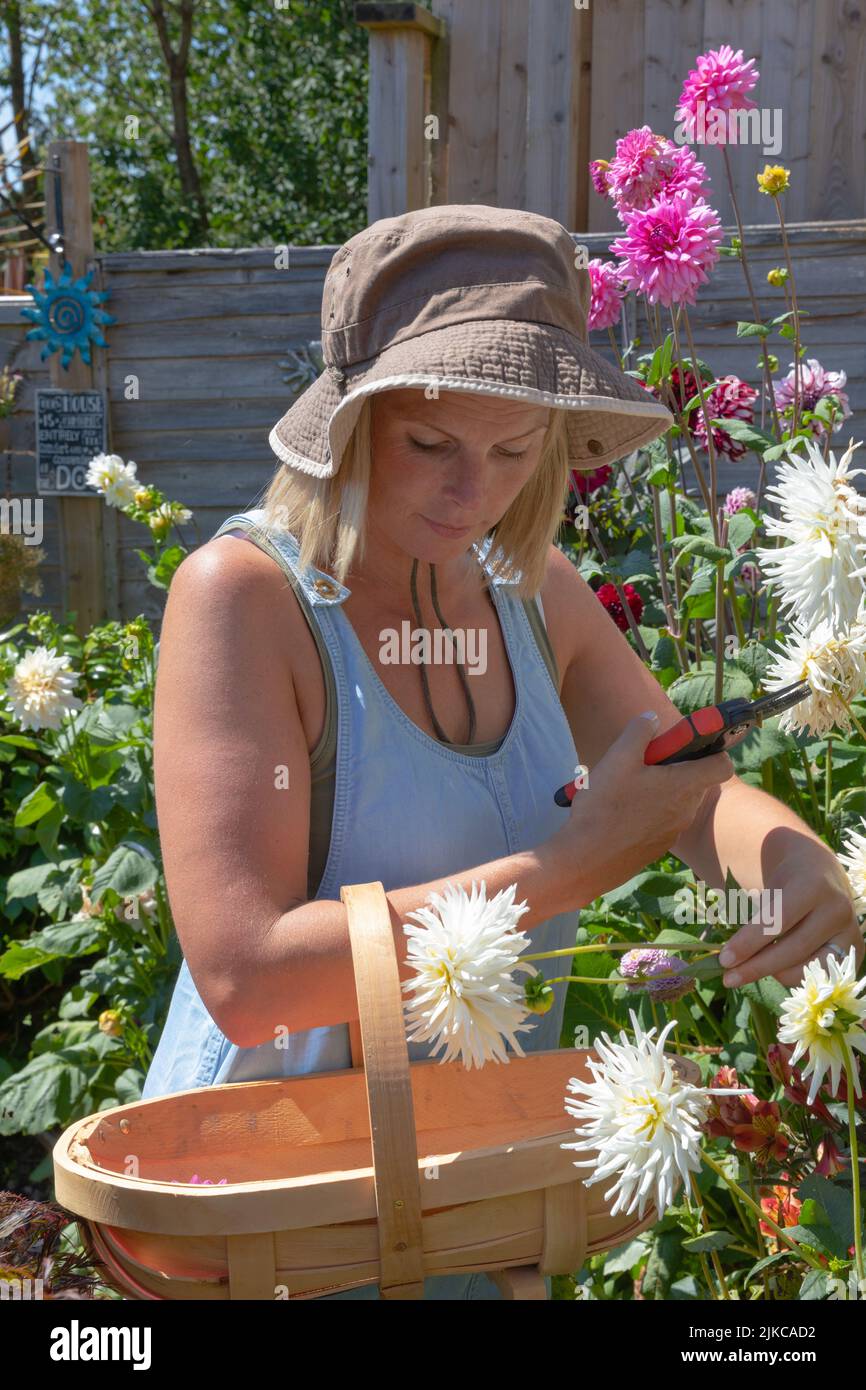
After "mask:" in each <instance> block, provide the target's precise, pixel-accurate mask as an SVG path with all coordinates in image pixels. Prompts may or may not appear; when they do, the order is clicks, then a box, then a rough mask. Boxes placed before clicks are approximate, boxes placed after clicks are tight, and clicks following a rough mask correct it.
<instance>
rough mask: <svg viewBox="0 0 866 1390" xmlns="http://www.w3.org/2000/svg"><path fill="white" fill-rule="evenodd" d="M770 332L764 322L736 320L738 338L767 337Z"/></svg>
mask: <svg viewBox="0 0 866 1390" xmlns="http://www.w3.org/2000/svg"><path fill="white" fill-rule="evenodd" d="M771 332H772V330H771V329H770V327H769V326H768V325H767V324H766V323H749V322H748V321H746V320H743V319H739V320H738V322H737V337H738V338H768V337H769V336H770V333H771Z"/></svg>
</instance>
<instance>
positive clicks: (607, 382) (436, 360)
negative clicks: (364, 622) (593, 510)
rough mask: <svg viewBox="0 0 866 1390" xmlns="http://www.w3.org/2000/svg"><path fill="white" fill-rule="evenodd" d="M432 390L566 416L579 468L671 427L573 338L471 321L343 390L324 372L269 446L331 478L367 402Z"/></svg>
mask: <svg viewBox="0 0 866 1390" xmlns="http://www.w3.org/2000/svg"><path fill="white" fill-rule="evenodd" d="M434 386H435V387H436V389H437V390H438V391H464V392H466V393H467V394H477V395H486V396H500V397H502V398H504V399H507V400H513V401H525V402H526V403H527V404H528V405H548V406H553V407H556V408H558V409H562V410H566V411H568V412H569V415H568V420H567V427H568V449H569V459H570V462H571V466H572V467H573V468H578V469H588V468H599V467H601V466H602V465H603V464H606V463H613V462H614V461H615V460H616V459H620V458H623V457H624V456H625V455H626V454H629V453H631V452H632V450H634V449H638V448H640V447H641V446H642V445H645V444H649V443H650V442H651V441H652V440H653V439H657V438H658V436H659V435H661V434H664V432H665V430H667V429H669V428H670V426H671V425H672V424H673V423H674V419H673V416H672V415H671V413H670V411H669V410H668V409H667V408H666V407H665V406H663V405H662V404H661V402H660V401H657V400H655V399H654V398H653V397H652V396H651V395H650V394H649V392H648V391H646V390H644V388H643V387H642V386H640V385H639V384H638V382H637V381H636V380H635V379H634V378H633V377H629V376H626V375H625V374H624V373H623V372H621V371H619V369H618V368H617V367H614V366H612V365H611V364H610V363H609V362H607V361H605V359H604V358H603V357H601V356H600V355H599V354H598V353H597V352H594V351H593V350H592V348H590V347H588V346H587V345H586V344H585V343H584V342H582V341H581V340H580V339H579V338H577V337H576V336H575V335H574V334H572V333H568V332H566V331H565V330H564V329H561V328H557V327H555V326H554V325H552V324H544V323H531V322H527V321H523V320H516V319H473V320H471V321H468V322H465V323H456V324H451V325H449V326H448V327H447V328H437V329H433V330H432V331H431V332H429V333H422V334H419V335H416V336H415V337H413V338H407V339H406V340H405V341H403V342H399V343H395V344H393V345H392V346H391V347H389V348H386V349H385V351H384V352H382V353H380V354H379V356H378V357H377V358H376V359H374V360H373V361H372V362H370V363H363V362H362V363H360V364H357V365H355V366H352V367H349V368H347V369H346V371H345V382H344V385H343V388H342V391H341V388H340V382H339V379H338V376H337V375H335V373H334V372H333V371H332V370H331V369H329V368H326V369H325V371H324V372H323V373H322V374H321V376H319V377H318V378H317V379H316V381H314V382H313V383H312V385H311V386H309V387H308V388H307V390H306V391H304V392H303V394H302V395H301V396H300V397H299V398H298V400H297V401H295V403H294V405H292V406H291V407H290V409H289V410H287V411H286V413H285V415H283V416H282V418H281V419H280V420H278V421H277V423H276V425H274V427H273V429H272V430H271V432H270V435H269V437H268V438H269V443H270V446H271V448H272V449H273V451H274V453H275V454H276V455H277V457H278V458H279V459H280V460H281V461H282V462H283V463H285V464H287V465H288V466H289V467H291V468H297V469H299V470H300V471H301V472H303V473H309V474H311V475H313V476H314V477H317V478H330V477H333V476H334V474H335V473H336V472H337V471H338V469H339V466H340V463H341V461H342V458H343V452H344V450H345V447H346V444H347V443H348V441H349V439H350V437H351V434H352V430H353V429H354V427H355V423H356V421H357V419H358V415H359V414H360V411H361V407H362V405H363V403H364V399H365V398H366V397H367V396H369V395H373V394H375V393H376V392H377V391H391V390H396V389H399V388H402V387H414V388H417V389H419V390H423V389H425V388H427V387H434Z"/></svg>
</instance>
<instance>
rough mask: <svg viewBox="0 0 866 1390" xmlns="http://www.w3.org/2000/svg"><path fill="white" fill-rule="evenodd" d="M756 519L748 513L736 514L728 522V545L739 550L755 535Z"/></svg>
mask: <svg viewBox="0 0 866 1390" xmlns="http://www.w3.org/2000/svg"><path fill="white" fill-rule="evenodd" d="M754 531H755V519H754V517H753V516H749V513H748V512H747V511H742V512H735V513H734V515H733V516H732V517H730V518H729V520H728V545H730V546H731V547H732V549H734V550H739V549H740V547H741V546H743V545H745V544H746V541H747V540H749V539H750V538H751V536H752V535H754Z"/></svg>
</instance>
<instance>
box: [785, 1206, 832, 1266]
mask: <svg viewBox="0 0 866 1390" xmlns="http://www.w3.org/2000/svg"><path fill="white" fill-rule="evenodd" d="M804 1205H805V1204H804ZM815 1210H816V1211H820V1208H819V1207H816V1208H815ZM784 1229H785V1233H786V1235H789V1236H790V1237H791V1239H792V1240H795V1241H796V1242H797V1244H798V1245H808V1246H810V1248H811V1249H812V1250H818V1251H819V1252H820V1253H821V1254H822V1255H835V1256H836V1258H837V1259H843V1258H844V1257H845V1256H846V1255H847V1251H845V1250H843V1249H842V1243H841V1241H840V1240H839V1239H838V1237H837V1236H835V1235H834V1233H833V1230H832V1227H831V1226H830V1225H828V1224H827V1223H826V1222H817V1223H816V1224H815V1225H806V1224H805V1223H804V1222H803V1221H800V1222H799V1223H798V1225H796V1226H786V1227H785V1228H784Z"/></svg>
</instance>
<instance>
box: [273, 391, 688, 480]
mask: <svg viewBox="0 0 866 1390" xmlns="http://www.w3.org/2000/svg"><path fill="white" fill-rule="evenodd" d="M406 386H437V387H438V388H439V390H440V391H463V392H465V393H466V394H467V395H472V394H475V395H480V396H500V397H506V398H511V399H513V400H519V401H528V402H531V403H532V404H534V405H549V406H553V407H554V408H558V409H565V410H596V411H603V412H608V413H610V414H613V415H646V416H650V417H655V418H656V419H658V420H664V421H665V427H666V428H669V427H670V425H672V424H673V423H674V418H673V416H672V415H671V412H670V411H669V410H668V408H667V406H664V405H662V404H661V402H660V401H654V400H652V399H651V398H650V397H649V396H648V397H647V400H646V401H640V400H635V401H628V400H623V399H622V397H620V396H565V395H559V394H557V393H556V392H553V391H541V390H539V389H538V388H536V387H534V386H515V385H512V384H510V383H506V382H503V383H498V382H494V381H486V380H483V381H479V380H477V379H474V378H472V377H444V376H435V375H432V374H431V373H429V372H418V373H414V372H412V373H406V372H404V373H398V374H397V375H396V376H388V377H382V378H381V379H380V380H378V381H368V382H364V383H363V384H362V385H360V386H356V387H355V388H354V390H351V391H350V392H349V394H348V395H347V396H345V397H344V398H343V399H342V400H341V401H340V402H339V404H338V405H337V407H336V408H335V410H334V412H333V414H332V415H331V418H330V420H329V422H328V445H329V452H330V454H331V459H332V460H333V458H335V457H336V458H339V459H341V460H342V457H343V451H344V449H345V447H346V444H347V443H348V441H349V436H350V435H351V433H352V429H353V428H354V425H355V421H356V420H357V416H358V411H357V410H354V411H352V412H350V413H349V416H348V418H347V416H346V408H347V407H348V406H350V405H355V404H356V403H357V402H358V401H359V400H361V399H362V398H363V397H364V396H372V395H374V394H375V393H376V392H378V391H391V390H395V389H399V388H400V387H406ZM341 416H342V417H343V419H342V420H341V421H340V429H339V431H336V430H335V429H334V425H335V422H337V421H338V420H340V417H341ZM278 424H279V422H278ZM659 433H660V434H661V433H663V431H662V430H660V431H659ZM268 442H269V444H270V446H271V448H272V449H273V451H274V453H275V454H276V455H277V457H278V458H279V459H281V460H282V462H283V463H285V464H288V465H289V466H290V467H291V468H297V469H299V470H300V471H301V472H302V473H309V474H311V475H312V476H313V477H317V478H332V477H334V470H333V468H331V467H329V466H328V465H327V464H322V463H317V462H316V461H315V460H314V459H309V458H306V457H305V456H304V455H303V454H296V453H295V452H294V451H293V450H292V449H289V448H288V447H287V446H286V445H285V444H283V442H282V440H281V439H280V438H279V437H278V435H277V425H274V427H273V429H272V430H271V432H270V434H269V436H268ZM626 452H629V451H628V450H626Z"/></svg>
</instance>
